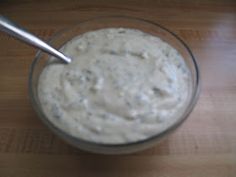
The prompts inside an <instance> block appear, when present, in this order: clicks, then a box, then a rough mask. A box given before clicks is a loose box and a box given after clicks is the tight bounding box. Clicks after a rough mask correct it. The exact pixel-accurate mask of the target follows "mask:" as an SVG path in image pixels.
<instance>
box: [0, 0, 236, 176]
mask: <svg viewBox="0 0 236 177" xmlns="http://www.w3.org/2000/svg"><path fill="white" fill-rule="evenodd" d="M0 13H1V14H3V15H5V16H8V17H9V18H11V19H12V20H14V21H17V22H18V23H20V24H22V25H23V26H25V27H26V28H27V29H28V30H29V31H31V32H33V33H35V34H36V35H38V36H40V37H42V38H44V39H49V38H50V36H52V35H53V34H54V33H55V32H57V31H59V30H61V29H63V28H65V27H68V26H71V25H74V24H76V23H78V22H80V21H82V20H85V19H88V18H91V17H98V16H107V15H128V16H133V17H141V18H144V19H148V20H151V21H153V22H156V23H159V24H161V25H163V26H165V27H166V28H168V29H170V30H172V31H173V32H175V33H176V34H177V35H179V36H180V37H181V38H182V39H183V40H184V41H185V42H186V43H187V44H188V45H189V47H190V48H191V50H192V51H193V54H194V56H195V57H196V58H197V61H198V63H199V66H200V71H201V83H202V86H201V94H200V98H199V101H198V103H197V105H196V107H195V109H194V111H193V112H192V114H191V115H190V116H189V118H188V119H187V121H186V122H185V123H184V124H183V125H182V126H181V127H180V128H179V129H178V130H177V131H176V132H174V133H173V134H172V135H170V136H169V137H168V138H167V139H165V140H164V141H162V142H161V143H160V144H158V145H156V146H155V147H153V148H150V149H147V150H145V151H143V152H139V153H135V154H130V155H119V156H105V155H96V154H90V153H87V152H84V151H81V150H78V149H76V148H73V147H71V146H70V145H67V144H66V143H64V142H63V141H62V140H60V139H59V138H58V137H57V136H55V135H54V134H53V133H52V132H51V131H50V130H49V129H48V128H47V127H46V126H45V125H44V124H43V123H42V122H41V121H40V120H39V119H38V117H37V115H36V113H35V112H34V111H33V109H32V106H31V104H30V100H29V96H28V88H27V82H28V73H29V67H30V64H31V62H32V60H33V58H34V55H35V52H36V50H35V49H33V48H31V47H28V46H26V45H25V44H22V43H20V42H19V41H16V40H14V39H12V38H10V37H9V36H7V35H5V34H3V33H0V177H28V176H29V177H64V176H70V177H77V176H89V177H93V176H94V177H95V176H96V177H98V176H112V177H120V176H122V177H133V176H135V177H151V176H152V177H235V176H236V1H233V0H231V1H229V0H228V1H227V0H215V1H213V0H205V1H204V0H196V1H192V2H191V1H187V0H183V1H182V0H167V1H165V0H157V1H154V0H146V1H142V0H140V1H138V0H112V1H108V0H107V1H106V0H85V1H82V0H78V1H75V0H72V1H66V0H57V1H53V0H41V1H33V0H21V1H17V0H2V1H0Z"/></svg>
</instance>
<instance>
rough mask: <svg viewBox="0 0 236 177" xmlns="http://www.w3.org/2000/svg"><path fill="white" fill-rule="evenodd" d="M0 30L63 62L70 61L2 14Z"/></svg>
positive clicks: (0, 16)
mask: <svg viewBox="0 0 236 177" xmlns="http://www.w3.org/2000/svg"><path fill="white" fill-rule="evenodd" d="M0 31H3V32H5V33H7V34H9V35H10V36H13V37H14V38H16V39H18V40H20V41H23V42H25V43H26V44H29V45H31V46H34V47H36V48H39V49H41V50H42V51H44V52H46V53H48V54H50V55H53V56H54V57H56V58H59V59H61V60H63V61H64V62H65V63H70V62H71V58H69V57H67V56H65V55H64V54H63V53H61V52H59V51H58V50H56V49H55V48H53V47H51V46H50V45H49V44H47V43H46V42H44V41H43V40H41V39H39V38H38V37H36V36H35V35H33V34H31V33H29V32H27V31H26V30H24V29H23V28H22V27H20V26H19V25H17V24H15V23H13V22H12V21H11V20H9V19H7V18H6V17H4V16H2V15H0Z"/></svg>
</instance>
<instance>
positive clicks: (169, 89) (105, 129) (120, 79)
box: [38, 28, 191, 144]
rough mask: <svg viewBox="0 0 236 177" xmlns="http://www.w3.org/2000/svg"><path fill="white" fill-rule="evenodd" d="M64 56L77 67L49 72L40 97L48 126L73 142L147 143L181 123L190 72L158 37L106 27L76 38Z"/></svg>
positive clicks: (45, 72) (42, 80) (52, 66)
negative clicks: (61, 131)
mask: <svg viewBox="0 0 236 177" xmlns="http://www.w3.org/2000/svg"><path fill="white" fill-rule="evenodd" d="M61 51H62V52H63V53H65V54H67V55H68V56H70V57H71V58H73V61H72V63H70V64H60V63H55V62H51V63H50V64H49V65H47V66H46V67H45V68H44V70H43V72H42V73H41V75H40V79H39V83H38V96H39V100H40V103H41V105H42V109H43V112H44V114H45V115H46V117H47V118H48V119H49V121H51V122H52V123H53V124H54V125H55V126H56V127H58V128H60V129H62V130H63V131H64V132H66V133H68V134H70V135H72V136H74V137H77V138H81V139H83V140H87V141H92V142H97V143H107V144H118V143H127V142H135V141H138V140H144V139H146V138H149V137H151V136H153V135H156V134H158V133H160V132H162V131H164V130H166V129H167V128H168V127H169V126H170V125H172V124H174V123H175V122H176V121H178V119H179V115H181V114H182V112H183V110H184V107H185V106H186V103H187V102H188V101H187V100H188V96H189V93H190V88H191V75H190V72H189V70H188V68H187V66H186V64H185V62H184V60H183V58H182V56H181V55H180V54H179V53H178V52H177V50H176V49H174V48H173V47H171V46H170V45H169V44H167V43H166V42H164V41H162V40H161V39H160V38H158V37H155V36H152V35H150V34H147V33H144V32H142V31H139V30H134V29H127V28H106V29H101V30H96V31H92V32H87V33H85V34H83V35H80V36H77V37H75V38H73V39H72V40H70V41H69V42H67V43H66V44H65V45H64V46H63V47H62V48H61ZM51 60H53V59H51Z"/></svg>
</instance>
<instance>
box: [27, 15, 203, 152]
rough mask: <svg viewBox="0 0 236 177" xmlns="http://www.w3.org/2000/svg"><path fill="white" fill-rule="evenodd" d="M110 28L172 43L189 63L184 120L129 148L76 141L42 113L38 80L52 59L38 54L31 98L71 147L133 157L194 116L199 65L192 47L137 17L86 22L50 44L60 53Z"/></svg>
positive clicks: (33, 74)
mask: <svg viewBox="0 0 236 177" xmlns="http://www.w3.org/2000/svg"><path fill="white" fill-rule="evenodd" d="M109 27H113V28H115V27H117V28H119V27H124V28H134V29H139V30H142V31H144V32H147V33H149V34H152V35H154V36H158V37H159V38H161V39H162V40H164V41H165V42H167V43H169V44H170V45H171V46H172V47H174V48H176V49H177V50H178V51H179V53H180V54H181V55H182V56H183V58H184V59H185V62H186V64H187V65H188V67H189V69H190V71H191V77H192V83H191V87H192V89H191V92H190V96H189V99H188V104H187V106H186V108H185V110H184V111H183V113H182V114H181V116H180V117H179V118H178V119H177V121H176V122H175V123H174V124H173V125H171V126H170V127H168V129H166V130H165V131H163V132H161V133H158V134H156V135H155V136H152V137H150V138H148V139H145V140H142V141H138V142H134V143H126V144H100V143H94V142H89V141H85V140H82V139H79V138H77V137H73V136H71V135H70V134H68V133H66V132H64V131H63V130H61V129H59V128H58V127H56V126H55V125H54V124H52V123H51V122H50V121H49V120H48V119H47V117H46V115H45V114H44V112H43V111H42V108H41V105H40V102H39V98H38V93H37V86H38V79H39V75H40V73H41V72H42V70H43V68H44V67H45V65H47V63H48V57H49V56H48V55H46V54H44V53H42V52H41V51H38V52H37V54H36V56H35V59H34V61H33V63H32V65H31V68H30V74H29V95H30V99H31V101H32V104H33V107H34V109H35V111H36V112H37V114H38V116H39V117H40V118H41V120H42V121H43V122H44V123H45V124H46V125H47V126H48V127H49V128H50V129H51V130H52V131H53V132H54V133H56V134H57V135H59V136H60V137H61V138H62V139H64V140H65V141H67V142H68V143H69V144H72V145H74V146H76V147H78V148H80V149H83V150H86V151H91V152H96V153H103V154H122V153H131V152H136V151H139V150H143V149H145V148H147V147H150V146H152V145H154V144H156V143H157V142H158V141H159V140H160V139H162V138H163V137H166V135H167V134H169V133H170V132H172V131H173V130H175V129H176V128H177V127H179V126H180V125H181V124H182V122H183V121H184V120H185V119H186V118H187V117H188V115H189V114H190V112H191V111H192V109H193V107H194V105H195V103H196V101H197V98H198V93H199V70H198V66H197V63H196V60H195V58H194V56H193V54H192V52H191V51H190V49H189V47H188V46H187V45H186V44H185V43H184V42H183V41H182V40H181V39H180V38H179V37H178V36H177V35H176V34H174V33H173V32H171V31H169V30H168V29H166V28H165V27H163V26H161V25H159V24H157V23H154V22H151V21H147V20H143V19H138V18H133V17H125V16H110V17H100V18H94V19H90V20H86V21H83V22H80V23H79V24H77V25H76V26H74V27H71V28H69V29H66V30H64V31H62V32H60V33H58V34H56V35H54V36H53V37H52V39H51V40H50V41H49V43H50V44H51V45H52V46H54V47H55V48H56V49H60V48H61V47H62V46H63V45H64V44H65V43H66V42H67V41H69V40H71V39H72V38H73V37H75V36H78V35H80V34H83V33H85V32H88V31H92V30H97V29H101V28H109Z"/></svg>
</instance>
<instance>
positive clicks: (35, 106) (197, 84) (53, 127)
mask: <svg viewBox="0 0 236 177" xmlns="http://www.w3.org/2000/svg"><path fill="white" fill-rule="evenodd" d="M109 18H116V19H126V20H127V19H128V20H134V21H140V22H145V23H148V24H151V25H154V26H157V27H158V28H160V29H162V30H164V31H166V32H168V33H169V34H170V35H172V36H173V37H174V38H175V39H176V40H178V41H179V42H180V43H181V44H182V45H183V46H184V48H185V49H186V50H187V52H188V54H189V55H190V57H191V59H192V62H193V65H194V70H195V71H194V72H195V74H196V80H195V83H194V84H195V87H194V88H193V93H192V95H191V98H190V104H189V105H188V106H187V107H186V108H185V109H186V110H185V112H184V113H183V114H182V115H181V117H180V118H179V120H177V121H176V122H175V123H174V124H172V125H171V126H169V127H168V128H166V129H165V130H163V131H161V132H160V133H157V134H155V135H153V136H150V137H148V138H146V139H143V140H138V141H134V142H127V143H117V144H109V143H98V142H93V141H88V140H85V139H82V138H79V137H75V136H73V135H71V134H69V133H67V132H65V131H64V130H62V129H60V128H58V127H57V126H56V125H54V124H53V123H52V122H51V121H49V120H48V118H47V117H46V116H45V114H44V113H42V112H41V111H39V109H38V104H37V101H36V99H35V95H34V92H33V88H32V78H33V77H32V76H33V72H34V67H35V65H36V64H37V62H38V60H40V55H41V53H42V51H41V50H38V51H37V53H36V55H35V57H34V60H33V62H32V63H31V65H30V69H29V79H28V94H29V97H30V100H31V103H32V104H31V105H32V106H33V109H34V110H35V111H36V113H37V115H38V117H39V118H40V119H41V120H42V121H43V122H44V123H45V124H46V125H47V127H49V129H51V130H52V131H53V132H54V133H55V134H57V135H59V137H61V138H63V139H64V140H66V141H67V142H69V143H70V144H74V143H73V142H77V143H82V144H87V145H88V146H94V147H104V148H124V147H125V148H127V147H129V146H137V145H141V144H144V143H148V142H152V141H153V140H157V139H162V138H163V137H164V136H166V135H167V134H169V133H170V132H172V131H174V130H175V129H176V128H177V127H179V126H180V125H181V124H182V123H183V122H184V121H185V120H186V119H187V118H188V116H189V114H190V113H191V112H192V110H193V108H194V106H195V105H196V103H197V100H198V98H199V93H200V71H199V65H198V63H197V61H196V58H195V57H194V55H193V53H192V51H191V50H190V48H189V47H188V45H187V44H186V43H185V42H184V41H183V40H182V39H181V38H180V37H179V36H178V35H177V34H175V33H174V32H172V31H171V30H169V29H168V28H166V27H164V26H162V25H160V24H159V23H156V22H153V21H151V20H147V19H144V18H140V17H133V16H126V15H109V16H97V17H93V18H88V19H86V20H82V21H80V22H78V23H76V24H75V25H72V26H69V27H67V28H64V29H62V30H59V31H58V32H56V33H55V34H53V35H52V36H51V37H50V38H49V40H48V43H49V44H50V43H51V42H52V41H53V40H54V39H56V38H57V37H58V36H60V35H61V34H63V33H64V32H66V31H70V30H72V29H74V28H76V27H78V26H80V25H82V24H83V23H86V22H90V21H97V20H102V19H103V20H104V19H109ZM71 27H72V28H71ZM68 139H70V140H68ZM71 140H72V141H71ZM77 147H78V146H77ZM82 149H84V148H82ZM84 150H86V149H84ZM89 151H90V150H89ZM96 152H97V151H96Z"/></svg>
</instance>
